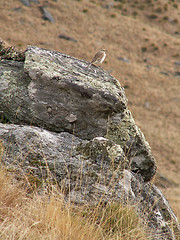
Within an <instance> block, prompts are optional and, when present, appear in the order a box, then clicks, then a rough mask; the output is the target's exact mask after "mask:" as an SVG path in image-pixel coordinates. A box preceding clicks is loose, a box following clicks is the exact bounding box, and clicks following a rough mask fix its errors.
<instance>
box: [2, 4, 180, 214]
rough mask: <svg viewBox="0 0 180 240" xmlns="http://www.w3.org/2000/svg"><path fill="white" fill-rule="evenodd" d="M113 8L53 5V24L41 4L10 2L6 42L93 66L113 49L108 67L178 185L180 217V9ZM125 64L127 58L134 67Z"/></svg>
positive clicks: (171, 196) (172, 197)
mask: <svg viewBox="0 0 180 240" xmlns="http://www.w3.org/2000/svg"><path fill="white" fill-rule="evenodd" d="M39 2H40V4H43V3H44V4H47V3H46V1H43V0H39ZM111 2H113V1H108V0H106V1H100V0H89V1H86V0H81V1H76V0H64V1H58V2H56V1H48V10H49V11H50V12H51V13H52V14H53V16H54V18H55V20H56V22H55V23H54V24H52V23H49V22H47V21H44V20H43V19H42V15H41V12H40V11H39V9H38V6H37V5H35V4H32V7H25V6H23V5H22V3H21V2H20V1H19V0H15V1H14V0H9V1H5V0H2V1H1V14H0V24H1V28H0V37H1V38H2V39H3V40H5V41H7V42H8V44H9V45H15V46H16V47H19V48H22V49H25V48H26V47H27V45H28V44H30V45H36V46H39V47H44V48H49V49H55V50H57V51H60V52H63V53H67V54H70V55H72V56H75V57H77V58H80V59H84V60H88V61H89V60H91V58H92V57H93V55H94V53H95V52H96V51H97V50H99V49H101V48H105V49H108V54H107V58H106V62H105V63H104V65H103V67H104V69H106V70H109V71H111V72H112V75H113V76H115V77H116V78H117V79H119V81H120V83H121V85H122V86H125V85H126V86H128V88H127V89H126V96H127V98H128V99H129V105H128V106H129V109H130V110H131V112H132V114H133V116H134V118H135V120H136V122H137V124H138V125H139V126H140V128H141V130H142V131H143V133H144V134H145V137H146V139H147V141H148V142H149V143H150V146H151V148H152V152H153V155H154V156H155V158H156V159H157V166H158V171H159V172H160V173H161V174H162V175H163V176H165V177H167V178H168V179H169V181H170V182H171V180H172V181H173V182H175V184H176V186H174V185H172V186H170V187H169V189H168V195H167V198H168V200H169V201H170V203H171V206H172V207H173V210H174V211H175V213H176V214H179V213H178V210H177V209H179V208H178V206H179V201H180V188H179V186H180V174H179V171H180V159H179V156H180V148H179V145H180V134H179V129H180V98H179V92H180V85H179V78H178V77H175V76H174V73H175V72H176V71H177V72H178V71H180V66H178V65H175V64H174V62H175V61H179V56H180V53H179V47H180V39H179V35H178V32H179V23H178V21H175V19H176V20H179V8H180V3H179V1H164V0H157V1H153V0H152V1H143V3H142V1H135V0H132V1H130V2H131V3H130V4H129V3H128V2H129V1H126V0H123V1H114V2H113V3H114V6H112V7H109V8H106V7H105V6H106V4H108V3H111ZM40 4H39V5H40ZM120 5H122V9H124V10H122V9H121V6H120ZM18 7H20V9H19V10H13V9H14V8H18ZM125 9H126V11H125ZM160 9H161V10H160ZM84 10H85V11H84ZM133 12H137V15H135V14H133ZM150 15H151V16H152V15H156V16H157V18H152V17H151V18H149V17H148V16H150ZM97 16H98V17H97ZM112 16H113V17H112ZM59 34H66V35H68V36H71V37H73V38H75V39H77V43H74V42H70V41H66V40H63V39H59V38H58V35H59ZM142 49H146V51H142ZM118 57H126V58H128V59H129V60H130V63H129V64H127V63H124V62H122V61H120V60H118ZM144 60H146V61H144ZM147 65H149V66H150V67H149V68H148V67H147ZM161 72H166V73H167V74H168V76H167V75H164V74H162V73H161ZM147 106H148V107H147ZM177 186H178V187H177ZM178 189H179V190H178ZM162 190H163V191H164V189H162Z"/></svg>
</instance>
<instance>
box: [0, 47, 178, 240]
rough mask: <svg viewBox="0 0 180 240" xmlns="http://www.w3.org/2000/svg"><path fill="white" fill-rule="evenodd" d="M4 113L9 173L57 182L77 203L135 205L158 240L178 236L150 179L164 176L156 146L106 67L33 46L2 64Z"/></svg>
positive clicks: (1, 130) (0, 130) (0, 106)
mask: <svg viewBox="0 0 180 240" xmlns="http://www.w3.org/2000/svg"><path fill="white" fill-rule="evenodd" d="M11 50H12V51H11V52H10V53H9V55H8V59H14V55H13V49H11ZM5 53H6V51H5ZM11 54H12V55H11ZM5 55H6V54H5ZM15 56H17V52H15ZM18 56H19V55H18ZM3 58H5V57H4V55H3ZM15 59H16V58H15ZM20 60H21V55H20V57H18V61H20ZM0 113H1V115H2V116H3V114H4V116H5V117H6V118H7V119H8V120H9V121H10V122H11V123H14V124H0V139H1V142H0V143H1V145H2V146H3V148H4V151H2V152H1V153H0V154H1V155H2V162H3V163H4V164H5V166H6V167H7V169H8V170H9V171H15V172H17V173H18V176H19V175H21V174H22V175H26V174H28V175H33V177H35V178H37V179H39V181H41V179H42V178H43V179H47V180H48V181H49V180H50V181H51V180H52V181H53V179H56V181H57V182H58V184H59V186H60V187H61V188H62V190H63V192H64V194H65V197H67V198H68V199H71V201H73V202H75V203H81V204H82V203H85V204H97V203H98V202H99V201H102V202H105V203H106V202H111V201H112V202H114V201H115V202H118V203H119V202H120V203H124V204H127V203H128V204H129V203H130V204H131V205H133V206H134V207H135V208H136V210H137V213H138V214H139V215H140V216H141V217H142V220H143V221H145V223H146V225H147V227H148V230H149V234H150V236H153V237H152V239H176V238H175V232H176V233H177V232H178V231H179V224H178V221H177V218H176V217H175V215H174V213H173V212H172V210H171V208H170V206H169V204H168V202H167V200H166V199H165V197H164V196H163V194H162V193H161V192H160V190H159V189H158V188H157V187H156V186H154V185H153V184H151V183H150V182H149V181H150V180H151V178H152V177H153V176H154V175H155V172H156V163H155V159H154V157H153V155H152V153H151V149H150V146H149V144H148V142H147V141H146V140H145V138H144V135H143V133H142V132H141V130H140V129H139V128H138V127H137V125H136V124H135V121H134V119H133V117H132V115H131V112H130V111H129V110H128V108H127V99H126V97H125V95H124V90H123V88H122V87H121V85H120V83H119V82H118V81H117V80H116V79H115V78H113V77H112V76H110V75H109V74H108V73H107V72H105V71H104V70H103V69H102V68H98V67H96V66H91V67H90V68H88V63H87V62H86V61H82V60H78V59H76V58H73V57H70V56H67V55H64V54H61V53H58V52H55V51H50V50H45V49H40V48H37V47H29V48H28V49H27V51H26V52H25V60H24V54H23V55H22V61H21V62H17V61H7V60H1V61H0ZM15 123H16V125H15ZM29 125H31V126H32V127H30V126H29ZM35 126H39V127H35ZM1 149H2V147H1ZM45 181H46V180H45ZM45 181H43V183H45ZM172 226H174V228H172Z"/></svg>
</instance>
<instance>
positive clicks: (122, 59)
mask: <svg viewBox="0 0 180 240" xmlns="http://www.w3.org/2000/svg"><path fill="white" fill-rule="evenodd" d="M118 60H120V61H122V62H126V63H130V61H129V59H127V58H126V57H118Z"/></svg>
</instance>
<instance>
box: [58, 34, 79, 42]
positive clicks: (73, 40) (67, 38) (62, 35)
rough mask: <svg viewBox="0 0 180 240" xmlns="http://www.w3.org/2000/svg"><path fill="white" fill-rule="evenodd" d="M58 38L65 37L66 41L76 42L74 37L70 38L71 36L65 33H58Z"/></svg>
mask: <svg viewBox="0 0 180 240" xmlns="http://www.w3.org/2000/svg"><path fill="white" fill-rule="evenodd" d="M59 38H61V39H65V40H68V41H72V42H77V40H76V39H74V38H72V37H69V36H66V35H64V34H60V35H59Z"/></svg>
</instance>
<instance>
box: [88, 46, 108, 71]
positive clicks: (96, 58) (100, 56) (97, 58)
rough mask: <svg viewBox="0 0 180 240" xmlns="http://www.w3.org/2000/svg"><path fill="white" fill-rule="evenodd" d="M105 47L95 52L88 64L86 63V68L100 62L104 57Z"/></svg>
mask: <svg viewBox="0 0 180 240" xmlns="http://www.w3.org/2000/svg"><path fill="white" fill-rule="evenodd" d="M106 51H107V50H106V49H101V50H100V51H99V52H97V53H96V54H95V55H94V57H93V59H92V61H91V62H90V64H89V65H88V68H89V67H90V66H91V65H92V64H96V63H102V62H103V61H104V59H105V57H106Z"/></svg>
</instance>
